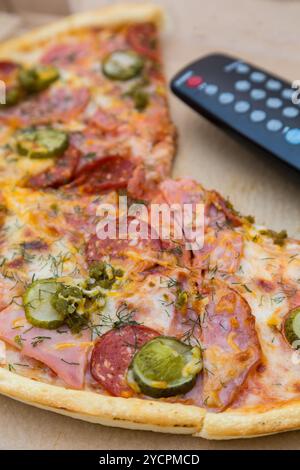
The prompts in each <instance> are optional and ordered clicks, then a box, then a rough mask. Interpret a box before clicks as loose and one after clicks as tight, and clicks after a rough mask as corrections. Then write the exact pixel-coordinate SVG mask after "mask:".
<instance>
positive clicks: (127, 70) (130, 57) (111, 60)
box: [102, 51, 144, 81]
mask: <svg viewBox="0 0 300 470" xmlns="http://www.w3.org/2000/svg"><path fill="white" fill-rule="evenodd" d="M143 67H144V61H143V59H142V57H141V56H140V55H139V54H137V53H136V52H134V51H115V52H112V53H111V54H109V55H108V56H107V57H106V58H105V59H104V61H103V65H102V70H103V73H104V75H106V76H107V77H108V78H111V79H112V80H124V81H125V80H130V79H131V78H134V77H136V76H137V75H139V74H140V73H141V71H142V70H143Z"/></svg>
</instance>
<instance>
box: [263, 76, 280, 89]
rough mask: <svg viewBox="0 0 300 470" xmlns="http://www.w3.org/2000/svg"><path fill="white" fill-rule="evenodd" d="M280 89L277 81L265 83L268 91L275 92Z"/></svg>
mask: <svg viewBox="0 0 300 470" xmlns="http://www.w3.org/2000/svg"><path fill="white" fill-rule="evenodd" d="M281 87H282V85H281V83H280V82H279V81H278V80H273V79H271V80H268V81H267V83H266V88H267V89H268V90H272V91H277V90H280V88H281Z"/></svg>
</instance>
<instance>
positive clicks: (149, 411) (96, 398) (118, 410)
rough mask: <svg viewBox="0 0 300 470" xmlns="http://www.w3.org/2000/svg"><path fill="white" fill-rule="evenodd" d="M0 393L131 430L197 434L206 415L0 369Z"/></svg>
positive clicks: (171, 405)
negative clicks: (85, 389) (76, 387)
mask: <svg viewBox="0 0 300 470" xmlns="http://www.w3.org/2000/svg"><path fill="white" fill-rule="evenodd" d="M0 392H1V393H2V394H3V395H7V396H9V397H11V398H15V399H16V400H19V401H23V402H25V403H29V404H32V405H34V406H37V407H39V408H44V409H48V410H52V411H55V412H57V413H60V414H66V415H68V416H72V417H73V418H77V419H83V420H85V421H90V422H93V423H99V424H104V425H108V426H116V427H126V428H127V427H130V428H131V429H134V428H135V429H148V430H152V431H160V432H173V433H179V434H194V433H196V432H198V431H200V429H201V426H202V421H203V418H204V415H205V411H204V410H202V409H201V408H199V407H196V406H189V405H187V406H185V405H178V404H176V403H165V402H154V401H150V400H141V399H136V398H128V399H126V398H117V397H109V396H103V395H99V394H98V393H93V392H87V391H81V390H70V389H66V388H63V387H57V386H55V385H49V384H46V383H42V382H37V381H35V380H31V379H29V378H27V377H22V376H19V375H17V374H14V373H12V372H9V371H8V370H6V369H0Z"/></svg>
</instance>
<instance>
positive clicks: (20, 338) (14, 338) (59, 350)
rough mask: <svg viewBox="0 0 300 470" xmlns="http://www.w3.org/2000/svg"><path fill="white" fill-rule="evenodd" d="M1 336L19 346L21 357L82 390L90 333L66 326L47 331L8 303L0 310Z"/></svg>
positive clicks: (19, 308) (20, 309) (20, 308)
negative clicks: (31, 323) (79, 331)
mask: <svg viewBox="0 0 300 470" xmlns="http://www.w3.org/2000/svg"><path fill="white" fill-rule="evenodd" d="M0 338H1V339H2V340H3V341H6V342H7V343H9V344H11V345H12V346H15V347H18V348H21V352H22V354H24V356H28V357H31V358H33V359H36V360H38V361H41V362H43V363H44V364H46V365H47V366H48V367H49V368H50V369H52V370H53V371H54V372H55V373H56V374H57V375H58V377H59V378H61V379H62V380H63V381H64V382H65V383H66V385H68V386H69V387H72V388H75V389H81V388H83V385H84V377H85V370H86V365H87V353H88V350H89V348H90V346H91V344H92V343H90V341H89V340H90V332H89V331H88V330H84V331H82V332H81V334H80V335H73V334H72V333H71V332H70V330H69V329H68V328H67V327H66V326H62V327H61V328H60V329H58V330H46V329H44V328H36V327H33V326H32V325H30V324H29V323H28V322H27V320H26V318H25V313H24V310H23V308H22V307H20V306H18V305H16V304H14V303H13V304H11V305H10V306H8V307H7V308H6V309H4V310H2V311H1V312H0Z"/></svg>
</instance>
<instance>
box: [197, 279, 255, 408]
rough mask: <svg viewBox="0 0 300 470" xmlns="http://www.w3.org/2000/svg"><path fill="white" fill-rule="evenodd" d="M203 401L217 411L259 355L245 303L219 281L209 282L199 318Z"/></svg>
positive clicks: (239, 384) (237, 387)
mask: <svg viewBox="0 0 300 470" xmlns="http://www.w3.org/2000/svg"><path fill="white" fill-rule="evenodd" d="M201 343H202V347H203V364H204V383H203V403H204V404H205V405H206V406H207V408H209V409H212V410H215V411H221V410H223V409H225V408H226V407H228V406H229V405H230V404H231V403H232V401H233V400H234V398H235V396H236V395H237V394H238V392H239V391H240V389H241V387H242V386H243V384H244V382H245V380H246V378H247V376H248V375H249V373H250V372H251V370H253V369H254V368H255V367H257V366H258V364H259V362H260V359H261V349H260V345H259V341H258V337H257V333H256V330H255V320H254V317H253V316H252V314H251V310H250V307H249V305H248V303H247V302H246V301H245V300H244V299H243V297H242V296H241V295H239V294H238V293H237V292H235V291H234V290H232V289H231V288H229V287H228V286H227V285H226V284H225V283H223V282H221V281H214V282H213V283H212V284H211V285H210V286H209V303H208V305H207V307H206V310H205V314H204V316H203V319H202V333H201Z"/></svg>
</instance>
